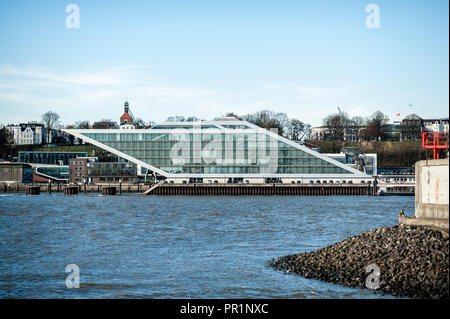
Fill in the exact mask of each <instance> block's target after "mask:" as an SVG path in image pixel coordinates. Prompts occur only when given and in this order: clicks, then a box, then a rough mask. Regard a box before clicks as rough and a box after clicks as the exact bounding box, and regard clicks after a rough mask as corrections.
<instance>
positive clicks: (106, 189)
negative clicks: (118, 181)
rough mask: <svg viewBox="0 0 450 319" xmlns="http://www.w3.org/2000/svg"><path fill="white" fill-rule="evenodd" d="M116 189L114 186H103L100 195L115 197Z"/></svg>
mask: <svg viewBox="0 0 450 319" xmlns="http://www.w3.org/2000/svg"><path fill="white" fill-rule="evenodd" d="M116 193H117V189H116V187H115V186H103V187H102V194H103V195H116Z"/></svg>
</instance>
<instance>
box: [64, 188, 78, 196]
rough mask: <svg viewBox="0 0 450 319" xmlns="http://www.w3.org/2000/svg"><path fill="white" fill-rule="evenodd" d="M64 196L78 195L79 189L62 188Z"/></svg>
mask: <svg viewBox="0 0 450 319" xmlns="http://www.w3.org/2000/svg"><path fill="white" fill-rule="evenodd" d="M63 190H64V195H78V192H79V187H78V186H65V187H64V188H63Z"/></svg>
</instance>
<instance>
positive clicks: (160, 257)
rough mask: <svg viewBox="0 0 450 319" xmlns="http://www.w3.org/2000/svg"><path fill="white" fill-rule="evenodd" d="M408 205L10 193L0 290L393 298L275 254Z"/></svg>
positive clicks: (396, 200)
mask: <svg viewBox="0 0 450 319" xmlns="http://www.w3.org/2000/svg"><path fill="white" fill-rule="evenodd" d="M402 208H403V209H404V210H405V214H406V215H414V197H396V196H392V197H369V196H318V197H315V196H303V197H295V196H270V197H262V196H255V197H251V196H229V197H227V196H224V197H221V196H217V197H205V196H204V197H182V196H180V197H170V196H167V197H154V196H142V195H121V196H102V195H98V194H96V195H77V196H67V195H66V196H64V195H61V194H52V195H48V194H42V195H40V196H25V195H19V194H11V195H9V194H4V195H0V298H394V297H392V296H390V295H383V294H381V293H379V292H374V291H371V290H368V289H359V288H358V289H353V288H347V287H342V286H339V285H335V284H331V283H324V282H321V281H318V280H313V279H305V278H302V277H300V276H297V275H293V274H285V273H283V272H280V271H276V270H274V269H272V268H270V267H268V266H267V265H266V262H267V261H269V260H270V259H272V258H277V257H280V256H284V255H288V254H295V253H299V252H305V251H311V250H316V249H319V248H322V247H324V246H326V245H329V244H333V243H335V242H338V241H341V240H343V239H345V238H347V237H349V236H353V235H357V234H359V233H361V232H364V231H366V230H369V229H373V228H378V227H383V226H391V225H396V224H397V215H398V212H399V211H400V209H402ZM69 264H76V265H77V266H78V267H79V270H80V288H73V289H68V288H67V287H66V277H67V276H68V275H69V273H66V266H67V265H69Z"/></svg>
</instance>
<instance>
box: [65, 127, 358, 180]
mask: <svg viewBox="0 0 450 319" xmlns="http://www.w3.org/2000/svg"><path fill="white" fill-rule="evenodd" d="M171 124H172V123H164V124H163V125H161V126H156V127H154V128H152V129H150V130H67V132H68V133H70V134H74V135H75V136H77V137H79V138H82V139H84V140H85V141H86V142H91V143H94V144H95V145H97V146H99V147H103V148H105V146H106V148H105V149H107V150H109V151H111V152H114V151H117V154H116V155H118V156H123V154H125V155H128V158H127V159H128V160H131V161H132V162H133V160H136V161H135V162H136V163H137V164H139V165H143V164H144V166H145V164H148V166H149V167H148V168H149V169H152V167H153V168H157V169H159V170H161V171H163V172H164V173H166V174H167V175H198V174H200V175H203V174H208V175H230V174H242V175H255V176H256V175H258V176H260V175H262V174H265V175H267V174H269V175H270V174H275V175H276V174H289V175H291V174H292V175H296V176H298V175H323V174H327V175H335V174H346V175H349V174H355V173H358V172H357V171H355V170H352V169H351V168H349V167H346V166H345V165H344V164H341V163H339V162H337V161H335V160H333V159H330V158H327V157H326V156H322V155H321V154H319V153H317V152H315V151H312V150H310V149H308V148H306V147H304V146H302V145H299V144H297V143H295V142H292V141H289V140H287V139H285V138H283V137H280V136H278V135H276V134H274V133H272V132H269V131H267V130H263V129H260V128H258V127H255V126H253V125H252V124H250V123H247V122H243V121H232V122H227V123H222V124H223V126H222V125H220V124H221V123H217V122H207V123H202V125H201V126H198V124H197V125H192V126H189V125H186V123H185V124H184V126H181V125H180V124H178V125H176V124H173V125H171ZM189 127H190V128H189Z"/></svg>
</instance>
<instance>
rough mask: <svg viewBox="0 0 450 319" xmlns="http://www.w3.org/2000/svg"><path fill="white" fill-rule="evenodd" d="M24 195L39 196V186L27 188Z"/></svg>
mask: <svg viewBox="0 0 450 319" xmlns="http://www.w3.org/2000/svg"><path fill="white" fill-rule="evenodd" d="M26 194H27V195H40V194H41V188H40V187H39V186H27V188H26Z"/></svg>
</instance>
